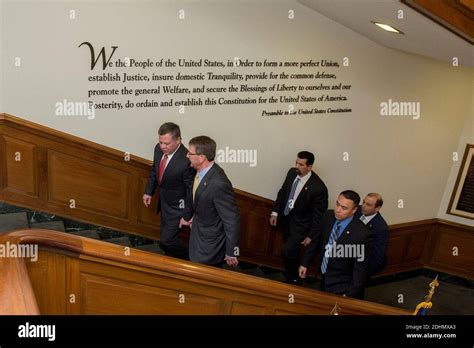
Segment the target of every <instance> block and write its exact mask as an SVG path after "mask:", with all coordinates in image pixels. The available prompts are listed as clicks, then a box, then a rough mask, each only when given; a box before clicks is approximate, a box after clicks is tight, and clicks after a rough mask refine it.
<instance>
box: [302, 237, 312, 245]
mask: <svg viewBox="0 0 474 348" xmlns="http://www.w3.org/2000/svg"><path fill="white" fill-rule="evenodd" d="M309 243H311V238H309V237H306V238H305V239H304V240H303V241H302V242H301V244H303V245H304V246H308V245H309Z"/></svg>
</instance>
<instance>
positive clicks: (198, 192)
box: [194, 163, 217, 206]
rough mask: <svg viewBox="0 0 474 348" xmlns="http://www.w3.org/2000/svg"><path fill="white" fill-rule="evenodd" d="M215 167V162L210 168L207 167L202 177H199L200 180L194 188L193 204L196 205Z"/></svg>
mask: <svg viewBox="0 0 474 348" xmlns="http://www.w3.org/2000/svg"><path fill="white" fill-rule="evenodd" d="M216 169H217V164H216V163H214V164H213V165H212V167H211V169H209V171H208V172H207V173H206V175H204V178H202V179H201V182H200V183H199V186H198V187H197V189H196V193H195V194H194V206H196V205H197V203H198V201H199V198H200V196H201V195H202V194H203V193H204V191H205V190H206V189H207V187H208V186H209V181H210V180H211V179H212V176H213V175H214V173H215V171H216Z"/></svg>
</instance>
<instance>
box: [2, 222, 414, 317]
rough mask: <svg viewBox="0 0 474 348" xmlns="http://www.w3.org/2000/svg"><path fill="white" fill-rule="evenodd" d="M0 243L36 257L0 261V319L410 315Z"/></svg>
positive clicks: (71, 245)
mask: <svg viewBox="0 0 474 348" xmlns="http://www.w3.org/2000/svg"><path fill="white" fill-rule="evenodd" d="M0 244H2V245H7V244H8V245H10V246H12V245H14V246H15V245H28V246H35V245H37V246H38V250H39V254H38V255H37V256H38V258H37V260H33V261H32V260H31V258H30V259H28V258H21V257H16V258H0V269H1V270H2V271H1V272H0V314H38V313H41V314H268V315H275V314H321V315H328V314H329V313H330V311H331V309H332V308H333V307H334V306H335V304H336V303H338V305H339V307H340V308H341V310H342V311H341V314H342V315H344V314H395V315H408V314H410V312H408V311H405V310H400V309H397V308H393V307H389V306H385V305H380V304H376V303H371V302H365V301H360V300H355V299H350V298H345V297H341V296H337V295H332V294H327V293H323V292H320V291H315V290H309V289H304V288H301V287H296V286H291V285H287V284H283V283H280V282H276V281H271V280H266V279H261V278H257V277H254V276H250V275H246V274H240V273H236V272H232V271H228V270H223V269H217V268H213V267H208V266H204V265H200V264H195V263H191V262H186V261H182V260H178V259H174V258H170V257H166V256H162V255H157V254H152V253H148V252H144V251H140V250H136V249H128V248H124V247H121V246H118V245H114V244H111V243H106V242H101V241H96V240H92V239H88V238H83V237H78V236H74V235H68V234H64V233H60V232H54V231H49V230H39V229H36V230H20V231H13V232H8V233H6V234H3V235H0ZM17 256H21V255H17ZM30 256H32V254H30ZM38 308H39V310H38Z"/></svg>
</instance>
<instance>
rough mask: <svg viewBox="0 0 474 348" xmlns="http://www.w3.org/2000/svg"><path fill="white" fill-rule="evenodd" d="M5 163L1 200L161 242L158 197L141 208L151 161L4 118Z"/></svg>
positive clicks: (0, 121)
mask: <svg viewBox="0 0 474 348" xmlns="http://www.w3.org/2000/svg"><path fill="white" fill-rule="evenodd" d="M16 152H20V153H21V156H22V157H21V159H22V161H19V162H16V161H15V157H14V155H15V153H16ZM0 162H1V164H2V166H1V168H0V200H2V201H5V202H9V203H12V204H16V205H20V206H24V207H28V208H32V209H37V210H41V211H45V212H49V213H52V214H57V215H60V216H63V217H66V218H71V219H75V220H79V221H84V222H87V223H93V224H97V225H100V226H105V227H109V228H113V229H117V230H121V231H124V232H129V233H134V234H138V235H141V236H146V237H149V238H154V239H159V218H158V216H157V214H156V204H157V198H156V197H154V200H153V202H152V206H151V207H149V208H145V207H144V206H143V203H142V196H143V193H144V185H145V184H146V178H147V177H148V174H149V170H150V165H151V162H150V161H147V160H144V159H141V158H138V157H136V156H131V158H130V160H129V161H127V160H125V156H124V153H123V152H121V151H118V150H114V149H110V148H108V147H106V146H102V145H99V144H96V143H93V142H90V141H87V140H84V139H81V138H77V137H74V136H71V135H69V134H65V133H62V132H59V131H56V130H53V129H50V128H47V127H44V126H40V125H37V124H35V123H32V122H29V121H26V120H22V119H19V118H16V117H14V116H10V115H6V114H0ZM71 199H74V200H75V204H76V207H75V208H74V209H72V208H70V200H71Z"/></svg>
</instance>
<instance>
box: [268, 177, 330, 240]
mask: <svg viewBox="0 0 474 348" xmlns="http://www.w3.org/2000/svg"><path fill="white" fill-rule="evenodd" d="M297 175H298V174H297V173H296V168H291V169H290V170H289V171H288V173H287V175H286V178H285V182H284V183H283V185H282V187H281V188H280V190H279V191H278V195H277V199H276V201H275V204H274V206H273V211H274V212H277V213H278V216H279V219H281V218H282V217H283V214H284V210H285V206H286V203H287V202H288V198H289V195H290V192H291V187H292V185H293V181H294V180H295V178H296V176H297ZM327 208H328V190H327V188H326V185H325V184H324V182H323V181H322V180H321V179H320V177H319V176H318V175H317V174H316V173H315V172H313V171H311V176H310V178H309V180H308V181H307V182H306V184H305V186H304V187H303V188H302V190H301V192H300V194H299V195H298V198H297V199H296V201H295V202H294V205H293V209H291V211H290V213H289V214H288V220H289V221H288V222H289V223H288V228H289V229H290V234H297V235H300V236H305V237H310V238H311V239H314V238H316V236H317V235H318V234H320V233H321V217H322V215H323V213H324V212H325V211H326V210H327Z"/></svg>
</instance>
